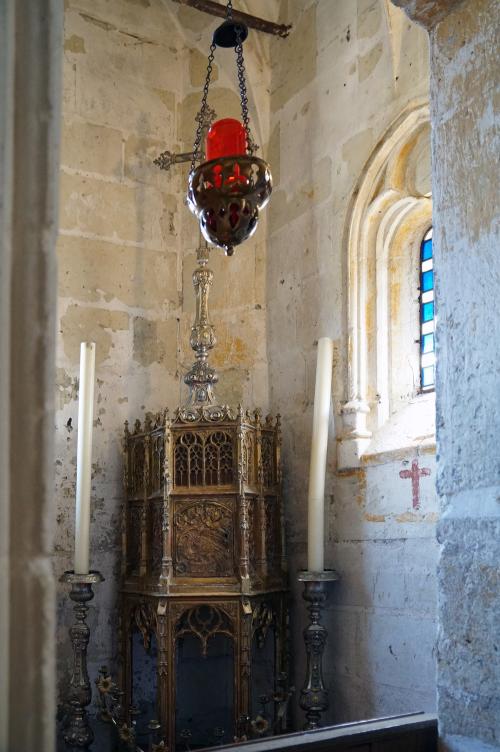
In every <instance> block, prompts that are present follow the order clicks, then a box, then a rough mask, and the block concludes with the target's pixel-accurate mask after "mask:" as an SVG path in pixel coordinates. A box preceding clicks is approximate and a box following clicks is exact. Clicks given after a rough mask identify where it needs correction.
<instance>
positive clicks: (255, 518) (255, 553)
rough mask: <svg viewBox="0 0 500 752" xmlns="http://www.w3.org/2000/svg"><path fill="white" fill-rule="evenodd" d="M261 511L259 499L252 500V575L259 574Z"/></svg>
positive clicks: (249, 508)
mask: <svg viewBox="0 0 500 752" xmlns="http://www.w3.org/2000/svg"><path fill="white" fill-rule="evenodd" d="M259 528H260V526H259V511H258V502H257V499H250V501H249V503H248V560H249V564H250V574H252V575H255V574H256V572H257V565H258V557H259V535H260V530H259Z"/></svg>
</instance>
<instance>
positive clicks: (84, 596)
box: [60, 572, 104, 749]
mask: <svg viewBox="0 0 500 752" xmlns="http://www.w3.org/2000/svg"><path fill="white" fill-rule="evenodd" d="M103 580H104V577H103V576H102V574H101V573H100V572H89V574H75V572H65V573H64V574H63V576H62V577H61V580H60V581H61V582H68V583H69V584H70V585H71V590H70V593H69V597H70V598H71V600H72V601H74V603H75V605H74V612H75V619H76V621H75V623H74V624H73V626H71V627H70V629H69V635H70V638H71V645H72V647H73V673H72V675H71V681H70V689H69V697H68V705H69V717H68V722H67V726H66V730H65V732H64V741H65V742H66V744H67V745H68V746H69V747H76V748H78V747H79V748H82V749H87V748H88V747H90V745H91V744H92V742H93V740H94V733H93V731H92V729H91V728H90V724H89V720H88V715H87V711H86V707H87V705H90V701H91V700H92V688H91V686H90V681H89V675H88V671H87V646H88V644H89V638H90V628H89V626H88V624H87V622H86V621H85V619H86V617H87V612H88V610H89V607H88V605H87V603H88V602H89V601H91V600H92V598H93V597H94V592H93V590H92V585H95V584H96V583H98V582H102V581H103Z"/></svg>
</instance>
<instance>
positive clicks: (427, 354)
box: [420, 228, 436, 392]
mask: <svg viewBox="0 0 500 752" xmlns="http://www.w3.org/2000/svg"><path fill="white" fill-rule="evenodd" d="M434 323H435V320H434V259H433V257H432V228H431V229H430V230H429V231H428V232H427V233H426V234H425V237H424V239H423V240H422V243H421V245H420V388H421V390H422V391H423V392H430V391H432V390H433V389H434V385H435V364H436V354H435V350H434V346H435V339H434Z"/></svg>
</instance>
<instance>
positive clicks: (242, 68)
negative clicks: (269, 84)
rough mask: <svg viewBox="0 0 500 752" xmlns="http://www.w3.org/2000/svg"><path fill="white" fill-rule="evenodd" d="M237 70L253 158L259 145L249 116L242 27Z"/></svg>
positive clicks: (237, 29) (237, 52) (237, 46)
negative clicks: (254, 136) (251, 128)
mask: <svg viewBox="0 0 500 752" xmlns="http://www.w3.org/2000/svg"><path fill="white" fill-rule="evenodd" d="M234 49H235V52H236V69H237V72H238V83H239V87H240V99H241V117H242V120H243V125H244V126H245V131H246V134H247V147H248V152H249V154H251V155H252V156H253V154H254V152H255V150H256V148H257V144H256V143H255V141H254V140H253V137H252V133H251V131H250V118H249V115H248V97H247V85H246V81H245V61H244V60H243V44H242V42H241V31H240V27H239V26H236V46H235V48H234Z"/></svg>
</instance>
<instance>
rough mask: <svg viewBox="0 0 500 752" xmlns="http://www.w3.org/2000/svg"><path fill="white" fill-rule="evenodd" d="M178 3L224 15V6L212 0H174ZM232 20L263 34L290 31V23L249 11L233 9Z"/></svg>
mask: <svg viewBox="0 0 500 752" xmlns="http://www.w3.org/2000/svg"><path fill="white" fill-rule="evenodd" d="M174 2H176V3H178V4H179V5H188V6H189V7H190V8H195V9H196V10H201V11H202V13H208V14H209V15H211V16H217V17H218V18H225V17H226V8H225V6H224V5H221V4H220V3H216V2H214V0H174ZM233 21H236V22H238V21H239V22H240V23H243V24H245V25H246V26H248V27H250V28H251V29H256V30H257V31H263V32H264V33H265V34H274V36H276V37H282V38H284V37H287V36H288V34H289V33H290V29H291V28H292V27H291V25H287V24H277V23H274V22H273V21H266V19H265V18H258V17H257V16H251V15H250V14H249V13H243V12H242V11H239V10H234V9H233Z"/></svg>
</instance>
